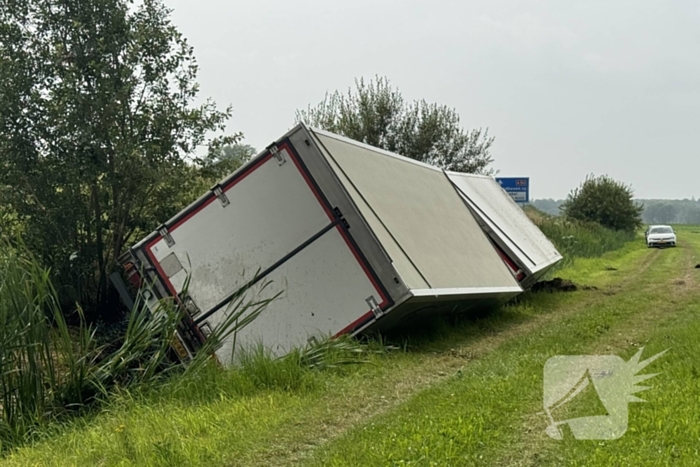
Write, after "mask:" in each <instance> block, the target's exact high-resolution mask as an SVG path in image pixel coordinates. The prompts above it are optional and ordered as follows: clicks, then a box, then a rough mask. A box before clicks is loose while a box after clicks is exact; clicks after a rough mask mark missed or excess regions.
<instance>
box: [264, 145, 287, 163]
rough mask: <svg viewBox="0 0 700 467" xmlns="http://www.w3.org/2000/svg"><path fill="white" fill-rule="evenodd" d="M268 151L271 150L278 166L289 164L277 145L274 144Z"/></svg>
mask: <svg viewBox="0 0 700 467" xmlns="http://www.w3.org/2000/svg"><path fill="white" fill-rule="evenodd" d="M268 149H269V150H270V153H271V154H272V157H274V158H275V159H277V165H283V164H284V163H285V162H287V160H286V159H285V158H284V154H282V153H281V152H280V150H279V148H278V147H277V145H276V144H273V145H272V146H270V147H269V148H268Z"/></svg>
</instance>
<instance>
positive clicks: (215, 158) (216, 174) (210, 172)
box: [202, 144, 257, 180]
mask: <svg viewBox="0 0 700 467" xmlns="http://www.w3.org/2000/svg"><path fill="white" fill-rule="evenodd" d="M256 152H257V151H256V150H255V148H254V147H253V146H250V145H248V144H232V145H227V146H221V147H219V148H216V149H215V150H213V151H211V152H210V153H209V154H208V155H207V157H206V158H205V159H204V161H203V167H202V173H203V174H205V175H206V176H209V177H210V178H213V179H217V180H218V179H221V178H223V177H226V176H227V175H230V174H232V173H233V172H235V171H236V170H238V168H239V167H241V166H242V165H243V164H245V163H246V162H248V161H249V160H250V159H251V158H252V157H253V156H254V155H255V153H256Z"/></svg>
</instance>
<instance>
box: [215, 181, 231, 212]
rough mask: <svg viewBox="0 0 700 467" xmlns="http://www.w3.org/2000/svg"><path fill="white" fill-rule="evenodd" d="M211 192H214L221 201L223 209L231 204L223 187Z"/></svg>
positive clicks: (219, 186)
mask: <svg viewBox="0 0 700 467" xmlns="http://www.w3.org/2000/svg"><path fill="white" fill-rule="evenodd" d="M211 191H213V192H214V196H216V199H218V200H219V202H220V203H221V205H222V206H223V207H226V206H228V205H229V204H231V201H229V199H228V196H226V193H224V189H223V188H221V185H216V186H214V187H213V188H212V189H211Z"/></svg>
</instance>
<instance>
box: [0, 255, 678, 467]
mask: <svg viewBox="0 0 700 467" xmlns="http://www.w3.org/2000/svg"><path fill="white" fill-rule="evenodd" d="M678 251H680V249H679V250H678ZM659 253H667V252H658V251H649V252H648V251H647V250H643V249H642V248H640V247H639V245H634V246H632V245H628V246H626V247H625V248H623V249H621V250H619V251H614V252H611V253H607V254H606V255H605V256H604V257H603V258H592V259H582V260H580V261H577V262H576V264H575V265H573V266H570V267H568V268H565V269H563V270H561V271H560V275H562V276H564V277H569V278H572V279H574V280H576V281H577V282H582V283H586V284H587V285H592V286H597V287H599V288H600V290H598V291H582V292H575V293H572V294H530V295H528V296H525V297H524V299H523V300H521V301H520V302H519V303H518V304H517V305H512V306H508V307H504V308H503V309H501V310H500V311H498V312H497V313H494V314H493V315H491V316H489V317H487V318H484V319H475V320H472V321H467V322H464V323H462V324H461V325H459V326H457V327H454V328H444V329H442V331H441V332H439V333H437V334H434V335H431V336H426V337H423V338H422V339H416V340H414V341H413V343H412V345H411V346H409V348H408V349H407V350H406V351H405V352H396V353H389V354H381V353H379V354H373V355H370V356H369V357H368V358H369V360H370V363H371V364H369V365H363V366H361V367H340V368H335V369H331V370H324V371H317V370H311V369H299V366H298V365H297V366H290V367H281V368H271V367H269V365H270V362H269V361H268V360H263V361H262V363H261V362H257V363H255V362H252V363H251V364H250V365H249V367H248V368H247V369H246V368H245V367H244V368H243V369H241V370H239V371H230V372H218V371H214V370H212V371H211V372H210V373H204V374H201V375H199V376H198V377H197V378H183V379H177V380H173V381H171V382H170V383H169V384H168V385H166V386H162V387H160V388H157V389H155V390H151V391H145V390H139V391H133V392H130V393H122V394H121V395H119V396H118V397H117V398H116V400H115V401H114V402H112V403H111V404H110V406H109V409H108V410H107V411H105V412H103V413H101V414H99V415H96V416H94V417H91V418H89V419H82V420H77V421H74V422H71V423H69V424H67V425H65V426H64V427H61V428H59V429H57V430H55V431H53V432H51V433H47V439H46V440H45V441H44V442H42V443H39V444H37V445H35V446H33V447H27V448H23V449H20V450H18V451H17V452H15V453H14V454H13V455H12V456H10V457H8V458H6V459H5V460H4V462H3V463H2V465H175V464H179V465H207V466H214V465H275V466H280V465H294V464H298V463H302V462H308V463H312V464H319V465H320V464H325V463H331V464H332V463H336V464H343V463H345V464H346V465H357V464H358V463H365V464H367V465H375V464H377V463H378V465H382V464H386V463H387V459H393V461H392V462H394V461H395V462H394V463H395V464H396V465H400V463H401V462H402V460H405V461H406V463H411V462H412V463H417V464H421V463H422V464H424V465H430V464H429V461H432V460H435V462H436V463H437V464H438V465H444V464H445V462H446V459H461V460H465V459H468V458H470V457H469V456H471V455H472V454H473V455H475V456H477V457H473V456H472V457H471V459H478V455H481V456H486V457H484V458H490V459H494V460H497V459H499V456H500V455H501V454H502V453H501V452H500V451H499V449H500V448H499V446H503V445H504V443H505V444H508V443H509V442H510V441H509V440H512V442H518V440H519V438H518V436H517V435H518V434H519V432H518V430H517V423H518V422H519V421H521V417H520V415H517V416H515V417H513V414H514V413H515V414H517V413H518V412H517V411H515V412H514V410H516V409H517V408H521V410H523V412H522V413H529V412H527V411H526V410H525V408H526V407H527V409H528V410H529V405H528V403H529V402H531V401H533V400H536V397H535V395H534V394H530V390H531V389H532V388H536V386H537V383H536V378H537V377H538V375H539V374H541V364H542V361H541V359H542V358H543V357H544V354H545V353H546V352H547V351H549V350H548V349H549V347H546V346H543V347H542V348H540V349H539V351H537V352H533V350H528V347H527V345H528V343H529V344H531V345H535V343H537V342H538V341H539V340H542V339H556V342H559V343H560V345H562V346H563V345H565V344H566V343H567V342H568V341H569V340H574V339H576V338H577V336H578V334H581V335H582V337H581V342H582V345H583V344H585V343H587V342H595V340H596V337H597V336H599V334H600V332H603V331H605V330H606V329H607V330H609V329H610V327H611V326H613V325H614V324H615V323H617V322H622V321H623V320H624V319H625V317H626V316H629V313H633V312H632V311H630V310H631V308H632V307H631V306H630V304H629V303H628V301H629V302H632V301H634V300H633V297H634V296H635V295H636V294H637V293H638V292H639V291H640V289H641V285H637V283H636V282H635V281H633V280H632V278H633V277H634V275H635V274H636V273H638V272H639V271H648V270H650V266H651V265H652V264H654V263H659V264H661V265H662V266H663V267H664V268H666V269H669V268H670V269H671V270H673V271H674V272H675V270H674V269H673V268H674V266H673V264H672V263H671V264H666V262H665V260H664V258H671V255H673V254H678V253H674V252H673V251H668V253H671V255H665V256H662V255H659ZM606 266H609V268H608V267H606ZM654 266H656V264H654ZM654 271H656V268H654ZM667 272H668V271H667ZM653 274H657V272H654V273H653ZM653 274H652V275H651V276H650V279H649V280H651V279H652V278H653V277H656V276H654V275H653ZM647 296H648V299H649V300H653V296H652V294H651V291H649V292H648V294H647ZM625 297H626V298H625ZM611 299H612V300H617V301H618V302H619V303H621V304H622V305H621V306H622V307H623V308H625V307H626V309H628V311H627V313H628V314H624V313H623V314H621V315H619V316H618V315H617V314H615V313H612V312H610V316H607V315H606V316H605V317H603V318H600V317H598V316H597V315H598V313H597V312H595V311H592V310H601V309H603V310H606V309H608V308H605V304H606V303H609V302H610V300H611ZM625 300H627V301H625ZM618 302H612V303H613V304H614V303H618ZM585 317H587V318H585ZM608 319H609V321H608ZM606 326H607V328H606ZM599 329H602V330H603V331H599ZM559 334H561V335H559ZM548 342H550V341H548ZM552 342H553V341H552ZM550 344H551V342H550ZM542 345H544V344H542ZM536 356H538V357H536ZM520 357H523V358H520ZM533 358H534V360H533ZM518 359H519V360H518ZM528 365H529V366H528ZM537 365H540V367H539V369H538V370H537V371H536V372H534V373H533V372H531V371H534V370H533V369H535V368H537ZM265 368H267V369H265ZM513 372H516V373H518V374H521V373H522V374H524V375H526V376H525V379H524V380H517V379H516V380H514V382H515V383H516V384H511V383H510V382H508V380H509V379H510V378H511V376H510V375H511V374H512V373H513ZM283 375H286V376H283ZM502 380H505V381H506V383H507V384H505V383H504V384H501V383H498V382H499V381H502ZM495 383H498V384H495ZM467 384H473V386H471V387H469V386H464V385H467ZM540 390H541V388H540ZM540 390H537V391H535V392H537V393H539V391H540ZM453 394H454V395H453ZM505 396H513V399H508V398H506V397H505ZM442 399H445V400H446V401H447V402H450V403H449V404H447V403H446V402H445V401H442ZM441 401H442V402H441ZM436 402H438V404H437V405H434V404H435V403H436ZM504 404H505V405H504ZM465 407H466V408H469V407H471V408H473V409H474V410H473V411H467V412H465V409H464V408H465ZM403 413H411V414H413V415H414V416H412V417H407V418H406V417H404V416H402V414H403ZM431 414H432V415H431ZM455 414H462V419H459V418H457V419H456V420H457V421H456V422H455V419H454V417H452V415H455ZM431 417H436V418H431ZM513 418H515V419H516V423H515V424H514V423H513ZM492 420H493V421H498V423H500V426H502V427H504V428H503V429H502V434H501V435H499V436H497V437H496V438H495V439H494V441H493V443H491V442H489V443H486V441H485V440H487V439H489V438H488V437H485V436H484V433H488V432H489V430H491V428H490V427H491V426H492V425H493V423H492ZM414 422H415V423H418V424H413V423H414ZM465 427H466V428H465ZM465 430H466V431H465ZM441 432H442V433H443V434H440V433H441ZM450 433H451V434H450ZM389 434H392V435H391V436H389ZM463 434H464V436H466V437H465V439H464V440H462V441H459V439H460V438H461V437H462V436H463ZM488 434H490V433H488ZM419 436H420V437H421V439H423V438H424V439H425V444H420V445H419V444H417V443H419V441H418V440H417V437H419ZM450 437H451V438H452V439H453V440H452V446H453V447H451V448H448V447H445V446H443V445H442V444H441V443H442V442H443V441H442V440H444V439H448V438H450ZM411 440H413V441H411ZM455 446H456V447H455ZM408 447H411V450H408ZM413 449H416V450H415V451H413ZM421 449H427V451H421ZM487 451H488V453H487ZM477 452H478V454H477ZM407 453H408V454H411V453H414V454H416V455H417V457H411V456H410V455H407ZM489 453H490V454H489ZM358 456H359V457H358ZM386 456H389V457H386ZM390 465H391V464H390Z"/></svg>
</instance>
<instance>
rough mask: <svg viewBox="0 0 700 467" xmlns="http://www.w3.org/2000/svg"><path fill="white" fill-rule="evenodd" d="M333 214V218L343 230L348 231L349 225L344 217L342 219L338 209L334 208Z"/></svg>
mask: <svg viewBox="0 0 700 467" xmlns="http://www.w3.org/2000/svg"><path fill="white" fill-rule="evenodd" d="M333 212H334V213H335V217H337V218H338V220H339V221H340V222H341V223H342V224H343V225H344V226H345V229H346V230H350V224H349V223H348V221H347V220H346V219H345V217H343V213H342V212H340V208H338V207H336V208H334V209H333Z"/></svg>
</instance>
